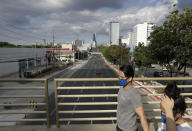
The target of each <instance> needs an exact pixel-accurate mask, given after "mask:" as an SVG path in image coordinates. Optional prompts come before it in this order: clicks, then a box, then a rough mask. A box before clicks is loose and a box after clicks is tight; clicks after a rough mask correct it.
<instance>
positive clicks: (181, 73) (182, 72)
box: [179, 71, 189, 76]
mask: <svg viewBox="0 0 192 131" xmlns="http://www.w3.org/2000/svg"><path fill="white" fill-rule="evenodd" d="M179 74H180V75H184V71H180V72H179ZM185 76H189V73H188V72H185Z"/></svg>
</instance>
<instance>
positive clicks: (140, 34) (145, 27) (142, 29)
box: [131, 22, 154, 46]
mask: <svg viewBox="0 0 192 131" xmlns="http://www.w3.org/2000/svg"><path fill="white" fill-rule="evenodd" d="M153 26H154V24H152V23H147V22H145V23H143V24H137V25H136V26H134V28H133V33H132V37H131V43H132V44H133V45H134V46H138V43H139V42H141V43H144V46H147V45H148V44H149V41H148V40H147V38H148V37H149V36H150V33H151V32H152V27H153Z"/></svg>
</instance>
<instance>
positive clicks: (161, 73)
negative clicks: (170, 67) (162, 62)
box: [153, 71, 163, 77]
mask: <svg viewBox="0 0 192 131" xmlns="http://www.w3.org/2000/svg"><path fill="white" fill-rule="evenodd" d="M153 76H154V77H163V72H162V71H155V72H154V73H153Z"/></svg>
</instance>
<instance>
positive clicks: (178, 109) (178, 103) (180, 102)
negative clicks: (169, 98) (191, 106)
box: [173, 96, 187, 116]
mask: <svg viewBox="0 0 192 131" xmlns="http://www.w3.org/2000/svg"><path fill="white" fill-rule="evenodd" d="M186 108H187V106H186V103H185V100H184V98H183V97H182V96H179V97H178V98H177V99H176V100H175V102H174V107H173V114H174V116H176V115H177V114H178V113H180V114H181V115H184V113H185V110H186Z"/></svg>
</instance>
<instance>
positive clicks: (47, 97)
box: [44, 79, 51, 128]
mask: <svg viewBox="0 0 192 131" xmlns="http://www.w3.org/2000/svg"><path fill="white" fill-rule="evenodd" d="M44 84H45V98H46V113H47V128H50V127H51V124H50V110H49V92H48V81H47V79H46V80H45V81H44Z"/></svg>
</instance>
